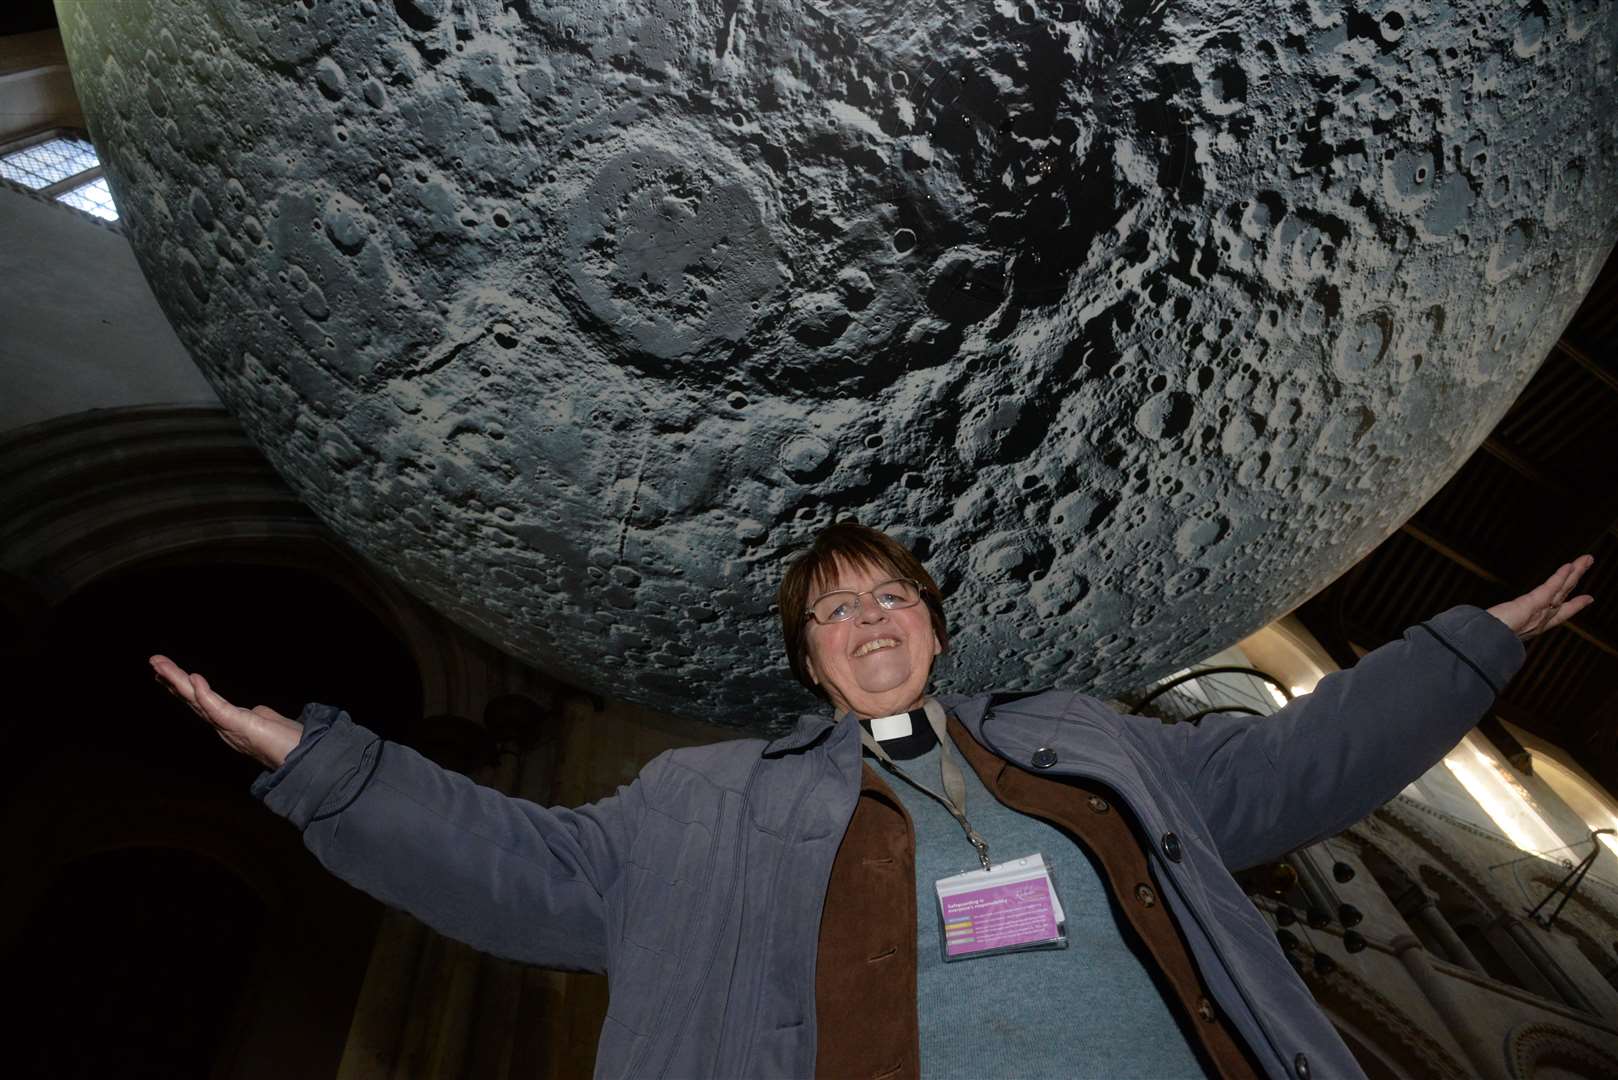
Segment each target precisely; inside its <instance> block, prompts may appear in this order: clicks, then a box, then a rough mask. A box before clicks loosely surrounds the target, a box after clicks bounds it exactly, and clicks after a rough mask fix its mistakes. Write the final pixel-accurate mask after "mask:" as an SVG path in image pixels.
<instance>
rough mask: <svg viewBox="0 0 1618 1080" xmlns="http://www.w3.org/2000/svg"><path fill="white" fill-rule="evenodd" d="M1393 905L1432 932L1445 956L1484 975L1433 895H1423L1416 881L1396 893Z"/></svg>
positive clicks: (1424, 892) (1446, 958)
mask: <svg viewBox="0 0 1618 1080" xmlns="http://www.w3.org/2000/svg"><path fill="white" fill-rule="evenodd" d="M1395 906H1396V907H1397V908H1398V909H1399V914H1401V915H1403V916H1404V917H1405V918H1406V919H1409V920H1410V921H1411V922H1412V923H1418V922H1419V923H1420V924H1421V928H1422V929H1423V930H1425V931H1427V932H1428V933H1430V934H1431V935H1432V936H1433V939H1434V940H1435V941H1437V942H1438V946H1439V950H1440V951H1441V952H1442V953H1443V954H1444V955H1443V958H1444V959H1445V960H1448V961H1449V962H1450V963H1452V964H1457V965H1459V966H1461V967H1464V968H1466V969H1467V970H1468V971H1472V972H1476V973H1477V974H1479V975H1482V976H1484V977H1487V976H1488V974H1489V973H1488V971H1487V970H1486V969H1485V968H1484V966H1483V964H1482V963H1481V962H1479V960H1478V958H1477V956H1476V955H1475V954H1474V953H1473V952H1472V950H1471V949H1469V948H1467V947H1466V942H1464V941H1462V940H1461V935H1459V934H1457V933H1456V932H1455V927H1453V926H1451V925H1450V924H1449V920H1448V919H1446V918H1444V913H1443V912H1442V911H1439V910H1438V905H1437V904H1435V903H1433V898H1432V897H1431V896H1428V895H1427V890H1426V889H1423V888H1422V887H1421V886H1420V885H1412V886H1411V887H1410V889H1409V891H1407V892H1406V893H1405V894H1404V895H1403V896H1401V897H1399V899H1398V900H1397V901H1396V902H1395Z"/></svg>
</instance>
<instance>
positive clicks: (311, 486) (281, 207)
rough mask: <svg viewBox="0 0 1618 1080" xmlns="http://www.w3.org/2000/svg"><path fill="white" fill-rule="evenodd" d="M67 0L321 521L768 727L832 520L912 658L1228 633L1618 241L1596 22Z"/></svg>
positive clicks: (784, 714) (654, 2)
mask: <svg viewBox="0 0 1618 1080" xmlns="http://www.w3.org/2000/svg"><path fill="white" fill-rule="evenodd" d="M60 16H61V28H62V33H63V37H64V40H65V42H66V45H67V48H68V52H69V56H70V60H71V66H72V70H73V75H74V80H75V82H76V84H77V87H78V91H79V95H80V97H81V99H82V101H83V104H84V108H85V113H86V116H87V117H88V121H89V126H90V130H91V134H92V136H93V137H94V139H95V142H96V144H97V146H98V148H99V149H100V152H101V154H102V157H103V159H104V162H105V165H106V170H107V174H108V176H109V178H110V182H111V186H112V190H113V192H114V195H115V196H116V198H117V201H118V205H119V207H120V209H121V211H122V214H123V221H124V225H125V228H126V230H127V233H128V235H129V237H130V239H131V241H132V242H133V245H134V249H135V251H136V254H137V256H138V258H139V260H140V263H141V265H142V267H143V269H144V271H145V273H146V275H147V277H148V278H149V279H150V281H151V284H152V287H153V289H154V291H155V292H156V294H157V296H158V298H159V300H160V302H161V304H162V305H163V307H164V310H165V312H166V313H167V315H168V317H169V318H170V320H171V321H172V322H173V324H174V327H175V329H176V330H177V332H178V333H179V336H180V338H181V340H182V341H183V342H184V343H185V345H186V346H187V347H188V348H189V350H190V351H191V354H192V355H193V356H194V357H195V359H196V361H197V363H198V364H199V365H200V366H201V367H202V368H203V370H204V371H205V372H206V374H207V376H208V378H209V379H210V381H211V382H212V383H213V385H214V386H215V387H216V389H217V390H218V392H219V394H220V396H221V398H222V399H223V400H224V401H225V403H226V404H227V406H228V407H229V409H230V410H231V411H232V412H233V413H234V415H235V416H236V417H238V418H239V419H240V421H241V423H242V424H243V425H244V426H245V428H246V430H247V432H248V434H249V435H250V437H251V438H252V439H253V440H254V441H255V442H256V443H257V444H258V445H259V446H260V447H262V449H263V450H264V452H265V453H266V454H267V455H268V457H269V459H270V461H271V462H272V463H273V464H274V466H275V467H276V469H277V470H279V472H280V473H281V474H282V475H283V476H285V478H286V479H287V481H288V482H289V483H290V484H291V485H292V486H293V488H294V489H296V491H297V493H298V494H299V495H300V496H301V497H302V498H303V499H304V500H305V501H306V502H307V503H308V505H309V506H310V507H312V508H313V509H314V511H315V512H316V513H317V514H318V515H319V517H320V518H321V519H322V520H323V521H325V522H326V523H327V524H328V525H329V526H330V527H331V528H332V529H334V530H335V531H336V532H337V533H338V534H339V535H341V536H342V537H343V538H344V539H345V540H346V541H348V542H349V543H351V544H352V545H353V546H354V547H355V548H356V549H358V550H359V551H360V552H362V553H363V554H364V555H366V556H367V557H368V558H369V559H370V560H371V561H373V562H374V563H375V565H376V566H378V567H380V568H381V569H382V570H384V571H385V572H387V573H388V574H391V575H392V576H394V577H395V578H397V580H398V581H400V582H401V583H403V584H404V585H405V586H406V587H407V588H408V589H410V590H411V591H412V592H413V593H414V594H416V595H417V596H419V597H421V598H422V599H423V600H425V601H426V602H428V603H429V604H431V605H432V606H433V607H435V608H436V609H438V610H439V611H441V612H443V613H444V614H445V615H446V616H448V617H449V618H451V619H453V620H455V621H456V622H458V623H460V624H462V625H464V626H465V627H467V628H468V629H470V630H472V631H474V632H475V633H477V634H479V635H481V636H483V637H485V638H486V639H488V640H489V641H491V642H494V643H496V644H498V645H499V646H501V647H502V648H504V649H506V650H508V651H509V652H511V653H513V654H515V655H517V656H519V657H521V658H523V659H525V660H528V661H530V662H532V663H534V664H536V665H539V666H541V667H543V668H545V669H547V670H550V671H552V672H555V673H556V674H558V675H559V676H561V677H564V678H566V679H568V680H570V681H573V682H576V683H578V684H580V685H582V686H585V687H588V688H591V689H593V690H595V691H599V692H600V693H603V694H605V695H607V696H609V697H612V698H615V699H619V700H627V701H632V702H639V703H643V704H646V705H649V706H653V707H656V708H659V709H663V710H667V711H671V712H674V713H677V714H682V715H687V716H695V717H700V718H704V719H707V720H710V721H714V722H718V723H724V724H731V725H736V726H738V727H742V728H751V729H753V730H756V731H769V730H773V729H779V728H780V726H781V725H782V724H783V723H785V722H788V720H789V718H790V716H791V715H792V714H794V713H796V712H798V711H801V710H802V709H803V708H804V707H805V706H807V705H810V704H812V702H813V699H812V698H810V697H809V696H808V695H807V694H806V693H805V692H804V691H803V690H802V689H801V688H799V687H798V686H797V684H796V683H794V682H793V681H792V679H791V677H790V675H789V673H788V670H787V666H786V662H785V658H784V656H783V653H782V649H781V644H780V633H779V628H778V624H777V615H776V613H775V611H774V603H775V592H776V588H777V586H778V584H779V582H780V577H781V573H782V571H783V568H784V566H785V565H786V564H787V562H788V561H789V560H790V558H791V555H792V553H793V552H795V551H797V550H799V549H800V548H801V547H802V546H803V545H804V544H806V543H807V542H808V541H809V540H810V539H811V538H812V537H813V535H814V534H815V533H816V532H817V531H818V530H819V529H820V528H822V527H823V526H825V525H826V524H828V523H830V522H831V521H833V520H836V519H838V518H842V517H852V518H854V519H857V520H859V521H861V522H864V523H866V524H870V525H875V526H878V527H881V528H884V529H886V530H888V531H890V532H892V533H893V534H894V535H896V536H898V537H899V538H900V539H902V540H904V541H905V542H907V543H910V544H912V545H913V546H914V547H915V549H916V550H917V552H918V553H919V554H920V555H921V556H922V558H923V560H924V561H925V562H926V563H927V564H928V566H929V567H930V568H931V570H932V572H933V573H934V574H935V576H936V577H937V578H938V579H939V581H940V583H941V585H942V586H943V589H944V591H945V593H946V605H947V611H948V614H949V620H950V627H951V630H952V633H953V635H954V644H953V648H952V649H951V651H950V652H949V653H948V654H947V655H946V656H944V657H943V658H941V659H940V661H939V664H938V668H937V670H936V686H937V687H938V688H939V689H941V690H950V691H973V690H984V689H990V688H1008V689H1019V688H1035V687H1043V686H1053V685H1054V686H1064V687H1073V688H1076V689H1086V690H1089V691H1091V692H1094V693H1100V694H1109V693H1115V692H1119V691H1121V690H1123V689H1125V688H1129V687H1133V686H1139V685H1142V684H1143V683H1145V682H1146V681H1148V680H1151V679H1153V678H1155V677H1158V676H1161V675H1163V674H1165V673H1167V672H1170V671H1172V670H1175V669H1176V668H1178V667H1180V666H1183V665H1185V664H1187V663H1189V662H1193V661H1195V660H1197V659H1199V658H1200V657H1203V656H1206V655H1209V654H1210V653H1212V652H1214V651H1217V650H1218V649H1220V648H1222V647H1223V646H1225V645H1227V644H1229V643H1231V642H1234V641H1236V640H1238V639H1239V638H1241V637H1242V636H1244V635H1245V634H1247V633H1249V632H1251V631H1253V630H1254V629H1256V628H1258V627H1259V626H1261V625H1263V624H1264V623H1266V622H1267V621H1269V620H1271V619H1273V618H1274V617H1276V616H1278V615H1280V614H1282V613H1284V612H1286V611H1288V610H1290V609H1291V608H1292V607H1294V606H1295V605H1297V604H1298V603H1300V602H1301V601H1302V600H1304V599H1306V598H1307V597H1308V596H1310V595H1311V594H1312V593H1313V592H1315V591H1316V590H1318V589H1319V588H1321V587H1322V586H1324V585H1325V584H1326V583H1328V582H1329V581H1331V580H1332V579H1333V578H1334V577H1335V576H1337V575H1338V574H1339V573H1341V572H1342V571H1343V570H1344V569H1345V568H1346V567H1348V566H1349V565H1351V564H1352V563H1353V562H1354V561H1355V560H1356V559H1358V558H1359V557H1361V556H1362V555H1363V554H1365V553H1366V552H1367V551H1369V550H1370V549H1371V548H1372V547H1374V546H1375V545H1376V544H1377V543H1378V542H1380V541H1381V540H1382V539H1384V538H1385V537H1386V536H1387V535H1388V534H1389V533H1390V532H1392V531H1393V530H1394V529H1396V528H1397V527H1398V526H1399V524H1400V523H1401V522H1402V521H1404V519H1406V518H1407V517H1408V516H1409V515H1410V514H1411V513H1413V512H1414V511H1415V510H1416V508H1417V507H1419V506H1420V505H1421V504H1422V503H1423V502H1424V501H1425V500H1426V499H1427V498H1429V497H1430V496H1431V495H1432V494H1433V493H1434V492H1435V491H1436V490H1437V489H1438V487H1440V486H1441V485H1442V484H1443V483H1444V481H1445V480H1446V479H1447V478H1448V477H1449V476H1451V475H1452V474H1453V472H1454V471H1455V470H1456V469H1457V468H1458V467H1459V466H1460V464H1461V463H1462V462H1463V461H1464V460H1465V458H1466V457H1467V456H1468V454H1470V453H1471V451H1472V450H1473V449H1474V448H1475V447H1476V446H1477V445H1478V444H1479V443H1480V442H1481V441H1482V439H1483V438H1484V436H1485V435H1486V434H1487V432H1488V431H1489V430H1490V428H1491V427H1492V426H1493V425H1494V423H1495V422H1496V420H1497V419H1498V418H1499V417H1500V415H1501V414H1502V413H1503V412H1504V410H1505V409H1506V408H1507V406H1508V405H1509V404H1510V403H1511V402H1512V400H1513V399H1514V398H1515V397H1516V395H1517V394H1518V392H1519V391H1520V389H1521V388H1522V386H1523V384H1524V382H1525V381H1526V380H1527V379H1528V377H1529V376H1530V375H1531V374H1532V373H1533V371H1534V369H1535V368H1536V367H1537V366H1538V364H1539V363H1540V361H1541V360H1542V359H1543V357H1544V356H1545V355H1546V353H1547V351H1548V350H1549V349H1550V348H1551V347H1552V345H1553V343H1554V342H1555V340H1556V338H1557V336H1558V334H1559V333H1560V332H1561V331H1562V329H1563V327H1564V326H1565V324H1566V322H1567V320H1568V319H1569V318H1570V316H1571V315H1572V313H1573V311H1574V309H1575V308H1576V307H1577V305H1578V303H1579V301H1580V300H1581V298H1582V297H1583V296H1584V294H1585V292H1586V290H1587V289H1588V287H1589V285H1590V283H1591V282H1592V280H1593V279H1594V276H1595V274H1596V272H1597V270H1598V269H1599V268H1600V266H1601V264H1602V262H1603V260H1604V259H1605V257H1606V255H1607V253H1608V252H1609V250H1610V249H1611V247H1612V245H1613V242H1614V238H1615V236H1618V168H1615V165H1618V161H1615V155H1618V101H1615V92H1614V91H1615V71H1614V62H1615V52H1618V5H1615V4H1612V3H1604V2H1597V0H1577V2H1544V3H1530V4H1528V5H1526V6H1523V5H1519V4H1516V3H1511V4H1501V3H1498V2H1497V0H1475V2H1474V0H1457V2H1453V3H1445V2H1434V3H1417V2H1406V0H1396V2H1386V3H1374V2H1373V3H1353V2H1351V3H1342V4H1339V3H1334V2H1333V3H1328V2H1326V0H1300V2H1286V3H1278V2H1268V0H1263V2H1253V3H1240V4H1238V3H1214V2H1207V0H1202V2H1197V0H1157V2H1126V3H1096V2H1091V3H1022V4H1018V3H1012V2H997V3H984V2H981V0H971V2H967V3H956V2H952V3H931V2H926V3H924V2H919V0H894V2H891V3H878V2H874V0H873V2H868V3H863V4H861V3H840V2H832V0H826V2H800V3H787V2H769V0H757V2H743V0H725V2H700V3H689V2H683V0H682V2H679V3H675V2H672V0H617V2H611V0H609V2H601V3H566V4H546V3H543V2H540V0H504V2H501V0H460V2H451V0H383V2H356V0H301V2H297V3H274V4H271V3H261V2H259V0H209V2H201V0H185V2H178V0H174V2H170V0H149V2H148V0H126V2H120V3H63V4H61V5H60ZM308 617H309V618H311V619H318V618H320V613H319V612H318V611H311V612H309V613H308Z"/></svg>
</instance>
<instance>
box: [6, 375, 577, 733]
mask: <svg viewBox="0 0 1618 1080" xmlns="http://www.w3.org/2000/svg"><path fill="white" fill-rule="evenodd" d="M0 459H4V460H5V461H6V462H7V463H8V464H9V465H10V466H11V468H9V469H8V470H7V472H6V473H5V474H3V475H0V611H3V618H4V620H5V621H4V624H3V626H4V627H5V628H9V632H10V633H11V634H14V635H15V636H16V637H18V638H20V639H21V640H22V641H25V642H26V641H28V640H38V639H40V638H42V637H43V636H44V635H43V631H44V629H45V628H46V627H47V626H48V624H49V620H50V619H51V617H52V612H53V610H54V609H55V608H56V607H57V606H58V605H59V604H60V603H61V602H62V601H63V600H65V599H66V598H67V597H69V596H71V595H73V594H74V593H75V592H77V591H78V590H81V589H83V588H85V587H87V586H88V585H90V584H92V583H94V582H96V581H98V580H101V579H103V578H106V577H108V576H110V575H113V574H116V573H119V572H121V571H125V570H128V569H131V568H133V567H137V566H139V567H143V568H144V567H154V566H161V565H164V564H165V563H175V562H181V561H185V562H197V561H209V560H213V561H239V562H246V563H251V564H255V565H261V566H282V567H289V568H296V569H299V570H303V571H306V572H308V573H311V574H314V575H316V576H318V577H320V578H322V579H324V580H325V581H327V582H328V583H330V584H331V585H333V586H335V587H336V588H338V589H341V590H343V591H344V592H346V593H348V594H350V595H351V596H352V597H353V598H354V599H355V600H357V601H358V602H359V603H361V604H362V605H364V606H365V607H367V608H368V609H370V610H371V611H372V613H373V614H374V615H375V616H376V617H377V619H378V620H379V621H380V622H381V623H382V624H383V625H384V626H386V627H387V628H388V629H389V631H390V632H391V633H393V634H394V635H395V636H396V637H397V638H398V639H399V640H401V641H402V642H403V643H404V644H405V646H406V648H407V649H408V650H409V652H410V654H411V656H412V657H413V658H414V660H415V662H416V668H417V670H418V672H419V673H420V678H421V682H422V686H421V698H422V702H423V708H424V710H425V711H426V712H427V713H431V714H455V715H462V716H477V715H480V713H481V711H482V707H483V703H484V702H485V701H487V700H488V699H489V698H491V697H494V696H497V695H498V694H501V693H506V692H527V693H531V694H534V695H536V696H539V697H541V698H543V699H550V698H552V697H554V696H555V695H556V694H558V693H559V692H564V691H563V690H562V688H560V687H559V685H558V684H556V683H554V682H552V681H550V680H548V679H546V678H544V677H543V676H541V675H539V674H538V673H537V672H534V671H533V669H531V668H528V667H527V666H526V665H523V664H520V663H519V662H517V661H515V660H512V659H510V658H509V657H507V656H505V655H504V654H503V653H501V652H500V651H499V650H497V649H495V648H494V647H493V646H490V645H487V644H485V643H484V642H481V641H479V640H477V639H476V638H474V637H472V636H471V635H469V634H467V633H465V632H463V631H461V630H459V629H458V628H457V627H455V626H454V625H453V624H451V623H450V622H449V621H448V620H446V619H444V618H443V617H442V616H440V615H438V614H437V613H436V612H434V611H433V610H431V609H430V608H428V607H427V606H426V605H424V604H422V603H420V602H419V601H417V600H415V599H414V598H413V597H411V596H410V595H409V594H408V593H406V592H405V591H404V589H403V588H401V587H400V586H399V585H397V584H396V583H394V582H393V581H392V580H391V579H389V578H387V577H385V576H384V575H382V574H381V573H379V572H378V571H377V570H376V569H374V568H373V567H372V566H371V565H370V564H368V563H366V562H365V561H364V560H363V559H361V558H360V557H359V556H358V555H356V554H355V553H354V552H353V551H351V550H350V549H349V548H348V547H347V546H346V545H345V544H343V543H342V542H341V541H340V540H338V539H337V537H336V536H335V534H333V533H332V532H331V531H330V530H328V529H327V528H326V527H325V526H324V525H323V524H321V523H320V521H319V520H318V519H317V518H316V517H315V515H314V514H313V512H312V511H310V510H309V509H308V508H307V507H306V506H304V505H303V503H302V502H300V501H299V500H298V498H297V497H296V496H295V495H294V494H293V492H292V490H291V489H290V488H289V487H287V486H286V484H285V483H284V482H283V481H282V480H281V479H280V477H279V476H278V475H277V474H276V473H275V471H274V469H272V468H271V467H270V465H269V463H268V462H267V461H266V460H265V459H264V457H263V455H262V454H261V453H260V452H259V451H258V450H257V448H255V447H254V446H253V445H252V444H251V443H250V442H248V440H247V438H246V436H245V435H244V434H243V433H242V431H241V428H240V426H239V425H238V424H237V423H236V422H235V420H233V419H232V418H231V417H230V415H229V414H228V413H226V412H225V411H224V410H223V409H220V408H217V407H209V406H173V405H152V406H131V407H128V408H118V409H97V410H92V411H90V412H87V413H78V414H74V415H70V416H64V417H58V418H56V419H53V420H48V421H44V422H42V423H39V424H34V425H31V426H28V427H24V428H18V429H15V430H13V431H9V432H6V433H4V434H3V435H0ZM132 477H133V478H134V479H131V478H132ZM13 624H15V625H14V626H13ZM3 644H4V639H0V647H3Z"/></svg>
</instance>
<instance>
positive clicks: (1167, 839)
mask: <svg viewBox="0 0 1618 1080" xmlns="http://www.w3.org/2000/svg"><path fill="white" fill-rule="evenodd" d="M1162 844H1163V854H1164V855H1166V856H1168V860H1169V862H1179V861H1180V857H1181V856H1182V855H1184V854H1185V852H1184V851H1183V850H1181V848H1180V838H1179V837H1178V836H1175V835H1174V834H1173V833H1164V834H1163V840H1162Z"/></svg>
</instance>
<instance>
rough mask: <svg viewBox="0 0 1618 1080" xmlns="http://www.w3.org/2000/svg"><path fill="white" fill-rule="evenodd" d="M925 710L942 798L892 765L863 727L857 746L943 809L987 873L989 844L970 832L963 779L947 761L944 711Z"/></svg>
mask: <svg viewBox="0 0 1618 1080" xmlns="http://www.w3.org/2000/svg"><path fill="white" fill-rule="evenodd" d="M922 708H923V709H924V710H926V713H927V722H928V723H929V724H931V725H932V728H933V734H935V735H937V736H938V772H939V778H940V779H941V780H942V781H943V782H944V794H943V795H940V794H939V793H938V792H936V791H934V790H933V789H932V788H930V787H928V786H927V785H926V784H923V783H922V782H921V781H919V780H917V779H915V778H914V777H912V776H910V775H909V774H907V773H906V772H905V771H904V770H903V769H901V768H899V766H898V765H896V764H895V763H894V761H893V759H892V758H891V757H889V756H888V752H887V751H886V750H884V749H882V744H881V743H879V742H877V741H876V739H874V738H873V737H872V736H871V733H870V732H869V731H866V730H865V726H864V725H863V724H862V725H861V726H860V745H862V746H864V747H865V749H867V750H869V751H870V752H871V753H872V754H873V755H874V756H875V757H876V759H877V760H878V761H880V762H881V763H882V764H883V766H884V767H885V768H886V769H887V770H888V771H889V772H890V773H893V774H894V775H895V776H897V777H898V778H899V779H901V780H903V781H904V782H905V783H907V784H909V785H910V786H911V787H913V788H915V789H916V790H917V791H920V792H922V793H923V794H926V795H930V796H932V797H933V798H934V799H937V800H938V801H939V802H940V803H942V804H943V805H944V809H946V810H948V811H949V812H950V814H951V815H952V816H953V817H954V818H955V820H956V821H958V822H960V825H961V828H962V830H964V831H965V832H966V839H967V840H968V841H969V842H970V843H971V844H972V847H973V848H974V849H976V851H977V853H978V862H980V863H982V864H983V869H985V870H987V869H989V842H988V841H987V840H985V839H983V837H981V836H979V835H978V831H977V830H976V829H974V828H972V823H971V822H970V821H967V820H966V777H965V776H964V775H962V773H961V767H960V766H959V765H957V764H955V760H954V759H953V758H952V757H950V752H949V736H948V735H947V733H946V732H945V730H944V707H943V706H942V705H940V704H939V703H938V702H937V701H935V700H934V699H932V698H928V699H927V700H926V701H924V702H923V703H922Z"/></svg>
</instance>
